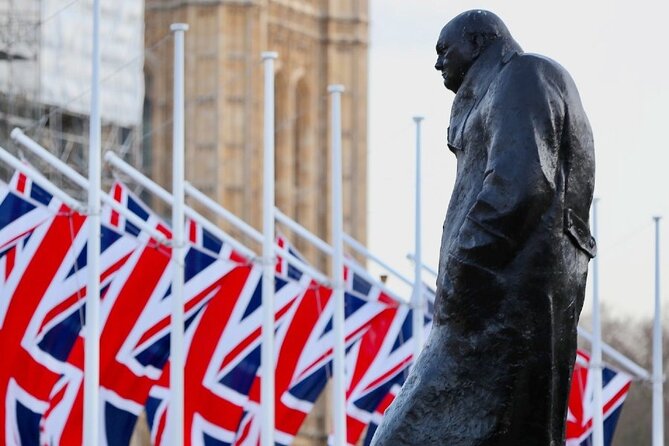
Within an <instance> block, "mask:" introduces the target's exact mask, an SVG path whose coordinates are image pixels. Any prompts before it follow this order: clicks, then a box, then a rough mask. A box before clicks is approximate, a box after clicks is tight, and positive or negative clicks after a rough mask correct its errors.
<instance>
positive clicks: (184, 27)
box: [170, 23, 188, 32]
mask: <svg viewBox="0 0 669 446" xmlns="http://www.w3.org/2000/svg"><path fill="white" fill-rule="evenodd" d="M170 31H172V32H177V31H188V23H172V24H171V25H170Z"/></svg>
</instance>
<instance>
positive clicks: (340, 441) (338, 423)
mask: <svg viewBox="0 0 669 446" xmlns="http://www.w3.org/2000/svg"><path fill="white" fill-rule="evenodd" d="M343 92H344V86H343V85H330V86H328V93H330V95H331V97H332V126H331V129H330V130H331V132H332V216H331V218H332V247H333V250H334V252H333V256H332V284H333V290H332V298H333V301H332V303H333V305H334V317H333V333H334V358H333V366H332V369H333V373H332V375H333V381H334V383H333V388H332V392H333V398H332V400H333V404H334V406H333V411H332V416H333V425H334V446H346V379H345V373H346V371H345V367H344V360H345V358H344V356H345V351H344V316H345V315H344V237H343V234H344V213H343V206H342V165H341V163H342V148H341V94H342V93H343Z"/></svg>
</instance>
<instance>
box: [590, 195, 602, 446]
mask: <svg viewBox="0 0 669 446" xmlns="http://www.w3.org/2000/svg"><path fill="white" fill-rule="evenodd" d="M598 202H599V199H597V198H595V199H594V201H593V203H592V233H593V235H594V237H595V238H597V235H598V234H597V204H598ZM600 310H601V306H600V303H599V257H595V258H594V259H593V261H592V357H591V358H590V373H592V378H593V379H592V385H593V398H592V405H593V413H592V424H593V426H592V427H593V429H592V440H593V446H604V415H603V413H602V407H603V406H602V323H601V315H600Z"/></svg>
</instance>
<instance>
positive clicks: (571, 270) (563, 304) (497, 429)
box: [372, 10, 595, 446]
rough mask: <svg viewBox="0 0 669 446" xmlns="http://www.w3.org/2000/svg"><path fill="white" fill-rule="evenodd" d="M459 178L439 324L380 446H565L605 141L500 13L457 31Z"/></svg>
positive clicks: (451, 38) (453, 51)
mask: <svg viewBox="0 0 669 446" xmlns="http://www.w3.org/2000/svg"><path fill="white" fill-rule="evenodd" d="M435 68H436V69H437V70H438V71H440V72H441V73H442V76H443V79H444V85H445V86H446V88H448V89H449V90H452V91H453V92H455V93H456V96H455V100H454V102H453V108H452V112H451V121H450V127H449V129H448V147H449V148H450V149H451V151H453V153H454V154H455V156H456V157H457V177H456V180H455V186H454V189H453V194H452V197H451V201H450V204H449V206H448V212H447V214H446V221H445V223H444V232H443V237H442V242H441V253H440V256H441V258H440V261H439V277H438V279H437V300H436V303H435V315H434V326H433V328H432V332H431V334H430V337H429V339H428V340H427V342H426V345H425V349H424V351H423V353H422V354H421V355H420V357H419V358H418V361H417V363H416V365H415V367H414V369H413V370H412V372H411V374H410V376H409V378H408V380H407V382H406V383H405V384H404V387H403V388H402V390H401V392H400V393H399V395H398V397H397V399H396V400H395V401H394V403H393V404H392V405H391V407H390V408H389V409H388V411H387V412H386V415H385V417H384V420H383V422H382V423H381V426H379V429H378V430H377V432H376V434H375V437H374V441H373V443H372V444H373V445H374V446H403V445H415V446H419V445H420V446H429V445H440V446H441V445H443V446H557V445H563V444H564V436H565V418H566V414H567V398H568V394H569V386H570V379H571V374H572V369H573V364H574V359H575V352H576V325H577V323H578V318H579V314H580V312H581V308H582V306H583V298H584V292H585V282H586V276H587V268H588V261H589V260H590V258H592V257H593V256H594V255H595V241H594V239H593V238H592V237H591V235H590V231H589V225H588V218H589V209H590V203H591V201H592V193H593V186H594V161H595V159H594V151H593V141H592V133H591V130H590V125H589V124H588V119H587V117H586V115H585V112H584V111H583V107H582V105H581V100H580V98H579V95H578V92H577V90H576V86H575V85H574V82H573V80H572V79H571V77H570V76H569V74H568V73H567V72H566V71H565V69H564V68H562V67H561V66H560V65H558V64H557V63H556V62H554V61H552V60H551V59H548V58H545V57H542V56H537V55H534V54H526V53H523V51H522V49H521V48H520V46H519V45H518V44H517V43H516V41H515V40H514V39H513V38H512V37H511V35H510V33H509V31H508V29H507V28H506V26H505V25H504V23H503V22H502V21H501V20H500V19H499V17H497V16H496V15H495V14H493V13H491V12H488V11H481V10H474V11H467V12H465V13H462V14H460V15H458V16H457V17H455V18H454V19H453V20H451V21H450V22H449V23H448V24H446V26H444V28H443V30H442V31H441V34H440V36H439V40H438V42H437V63H436V65H435Z"/></svg>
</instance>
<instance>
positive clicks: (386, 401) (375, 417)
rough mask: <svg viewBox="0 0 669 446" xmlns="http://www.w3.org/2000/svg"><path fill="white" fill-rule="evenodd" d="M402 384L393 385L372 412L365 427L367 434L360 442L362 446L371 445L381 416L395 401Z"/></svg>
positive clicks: (381, 418)
mask: <svg viewBox="0 0 669 446" xmlns="http://www.w3.org/2000/svg"><path fill="white" fill-rule="evenodd" d="M402 384H403V382H402V383H395V384H393V385H392V386H391V387H390V390H389V391H388V393H386V396H384V397H383V399H382V400H381V403H380V404H379V405H378V406H377V407H376V409H375V410H374V413H373V414H372V417H371V418H370V420H369V425H368V426H367V433H366V434H365V439H364V440H363V442H362V444H363V446H370V445H371V444H372V438H374V433H375V432H376V429H377V428H378V427H379V424H381V420H383V414H384V413H386V410H387V409H388V407H390V404H392V402H393V401H394V400H395V397H396V396H397V394H398V393H399V392H400V389H401V388H402Z"/></svg>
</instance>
